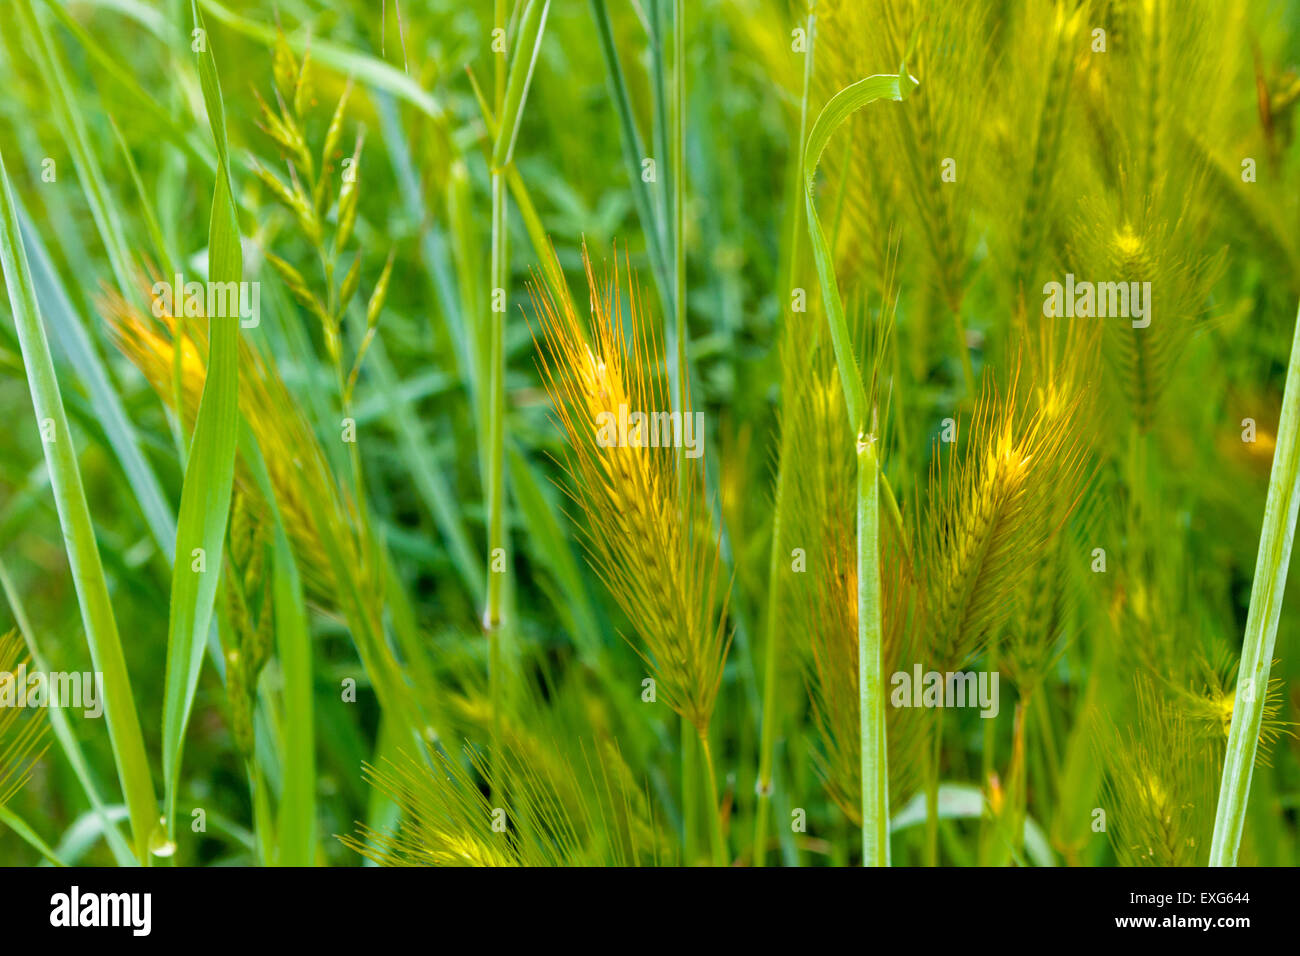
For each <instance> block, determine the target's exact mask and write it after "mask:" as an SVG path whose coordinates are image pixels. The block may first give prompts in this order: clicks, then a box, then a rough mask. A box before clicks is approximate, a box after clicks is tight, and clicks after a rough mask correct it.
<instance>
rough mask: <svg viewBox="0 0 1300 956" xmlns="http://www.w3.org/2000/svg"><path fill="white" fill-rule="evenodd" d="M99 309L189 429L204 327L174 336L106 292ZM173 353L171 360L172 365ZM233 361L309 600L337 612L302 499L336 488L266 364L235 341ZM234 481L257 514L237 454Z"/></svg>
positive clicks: (171, 328)
mask: <svg viewBox="0 0 1300 956" xmlns="http://www.w3.org/2000/svg"><path fill="white" fill-rule="evenodd" d="M99 307H100V312H101V313H102V314H103V316H104V317H105V319H106V320H107V322H108V324H109V331H110V332H111V334H112V336H113V339H114V341H115V342H116V344H117V346H118V348H119V349H120V350H121V351H122V353H123V354H124V355H126V357H127V358H129V359H130V360H131V362H132V364H133V365H135V366H136V368H138V369H139V370H140V372H141V373H142V374H143V375H144V376H145V378H146V379H147V380H148V381H149V384H150V385H151V386H152V387H153V389H154V391H155V392H157V394H158V397H159V398H160V399H162V401H163V402H164V403H165V404H166V405H167V406H168V407H169V408H171V409H172V410H173V411H174V412H175V414H176V416H177V418H178V419H180V420H181V421H182V422H183V423H185V425H186V427H187V428H188V427H190V426H192V425H193V422H194V417H195V415H196V414H197V412H198V407H199V398H200V397H201V396H202V394H203V383H204V379H205V378H206V375H207V370H206V368H205V367H204V356H205V355H207V332H206V329H205V327H204V323H201V322H189V323H187V324H186V325H185V327H184V330H183V333H182V329H181V323H180V322H178V321H177V319H176V318H175V317H174V316H172V315H171V314H169V313H164V314H163V315H162V316H160V317H159V319H158V321H156V322H155V321H152V320H151V319H149V318H148V317H146V316H145V315H144V314H143V313H141V312H140V311H139V310H138V309H136V308H135V307H134V306H133V305H131V304H130V303H128V302H127V301H126V300H125V299H123V298H122V297H121V296H120V295H118V294H117V293H116V292H106V293H105V294H104V295H103V296H102V297H101V299H100V302H99ZM178 349H179V351H180V355H179V361H177V360H176V359H177V356H176V352H177V350H178ZM239 362H240V369H241V371H240V388H239V404H240V410H241V411H242V412H243V417H244V421H246V422H247V423H248V425H249V427H250V428H251V429H252V430H253V433H254V434H255V435H256V436H257V443H258V446H259V447H260V448H261V450H262V454H263V459H264V461H265V463H266V467H267V471H268V473H269V475H270V478H271V484H272V487H274V489H275V494H276V501H277V503H278V507H279V509H280V514H281V516H282V518H283V519H284V524H285V531H286V532H287V534H288V536H289V541H290V543H291V544H292V546H293V550H294V555H295V557H296V558H297V560H298V567H299V569H300V571H301V573H302V576H303V583H304V585H305V586H306V590H307V593H308V595H309V596H310V598H311V599H312V600H313V602H315V603H316V604H317V605H318V606H319V607H321V608H323V609H325V610H327V611H328V610H331V609H333V608H335V607H336V606H337V602H338V595H339V588H338V585H337V583H336V579H335V576H334V574H333V571H332V569H331V567H330V562H329V559H328V558H327V556H326V548H325V545H324V543H323V542H322V540H321V532H320V529H318V528H317V526H316V522H315V520H314V518H313V509H312V506H311V504H310V501H311V500H312V496H315V500H316V501H325V500H328V498H329V497H331V496H335V495H336V494H337V491H336V490H335V489H337V484H336V483H335V482H334V479H333V478H332V477H331V475H330V471H329V466H328V464H327V463H326V459H325V453H324V451H323V450H322V449H321V447H320V443H319V442H318V441H317V440H316V437H315V435H314V434H313V433H312V431H311V428H310V427H309V426H308V424H307V422H306V421H305V420H304V419H303V416H302V413H301V412H300V411H299V410H298V404H297V403H296V402H294V401H293V400H292V399H291V398H290V396H289V392H288V389H287V388H286V387H285V385H284V382H283V381H282V380H281V379H280V376H279V373H278V372H277V371H276V369H275V366H274V364H273V363H272V362H271V361H269V360H267V359H264V358H263V357H262V356H261V355H260V354H259V353H258V352H257V351H256V350H254V349H253V348H251V347H250V346H249V345H248V344H247V343H246V342H245V341H244V340H243V339H241V340H240V358H239ZM177 369H179V382H175V383H174V382H173V373H174V372H175V371H176V370H177ZM174 386H179V387H174ZM177 398H179V403H178V402H177ZM178 404H179V407H177V405H178ZM236 480H237V484H238V487H239V488H240V490H241V493H242V494H241V497H243V498H244V499H245V500H246V501H247V502H248V503H250V504H252V505H254V506H255V507H257V508H260V509H264V508H265V505H258V504H257V502H259V501H260V492H259V491H258V490H257V485H256V482H255V481H253V479H252V477H251V475H250V473H249V471H248V467H247V464H246V462H245V460H244V457H243V454H241V456H240V459H239V464H238V468H237V471H236Z"/></svg>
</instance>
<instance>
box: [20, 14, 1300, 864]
mask: <svg viewBox="0 0 1300 956" xmlns="http://www.w3.org/2000/svg"><path fill="white" fill-rule="evenodd" d="M1295 7H1296V4H1295V2H1294V0H1285V2H1284V3H1283V4H1282V5H1281V6H1277V5H1272V6H1270V5H1267V4H1254V3H1250V4H1245V5H1240V4H1239V5H1226V4H1215V3H1211V2H1209V0H1194V2H1192V3H1191V4H1190V5H1189V4H1187V3H1175V2H1173V0H1150V2H1147V3H1143V4H1128V5H1125V4H1091V5H1083V6H1081V5H1079V4H1073V3H1064V2H1061V3H1057V2H1055V0H1046V2H1040V0H1011V2H1005V3H1004V2H996V3H995V2H992V0H976V2H973V3H965V4H950V3H940V2H937V0H934V2H931V0H869V2H864V3H859V2H849V0H817V2H816V3H815V4H813V3H804V2H797V3H793V4H791V3H787V2H784V0H724V2H720V3H717V4H710V5H702V6H701V5H691V4H687V3H685V2H683V0H672V2H669V0H646V2H644V3H637V4H622V3H610V2H607V0H589V2H587V3H583V4H555V3H549V2H547V0H516V2H507V0H475V2H473V3H470V4H451V3H442V2H435V3H430V4H423V5H409V4H403V5H402V6H401V10H400V15H399V13H398V11H397V8H396V7H393V8H392V9H391V10H390V9H388V5H384V9H382V10H381V11H378V14H379V15H376V13H377V11H375V9H374V5H367V4H362V3H359V2H354V0H344V2H342V3H339V4H334V5H332V6H331V7H330V10H329V12H328V15H326V13H325V12H323V11H322V10H321V9H320V8H319V5H317V4H310V3H304V2H301V0H288V2H287V3H284V4H282V5H281V6H280V8H279V9H278V11H276V13H275V14H274V15H272V14H271V13H269V12H267V11H266V10H265V9H264V8H262V7H260V6H259V5H257V4H251V3H247V2H245V0H221V2H217V0H190V2H188V3H186V2H180V0H176V2H172V3H169V4H163V5H161V6H160V7H158V8H157V9H154V8H152V7H150V8H148V9H146V8H145V7H144V6H141V5H131V4H128V5H120V4H107V5H105V4H99V5H96V4H91V5H84V4H83V5H77V4H73V5H67V4H62V3H58V2H54V0H17V2H16V3H15V4H14V16H13V17H12V18H11V19H12V20H13V29H12V30H6V31H4V33H3V34H2V35H0V90H2V91H3V92H0V180H3V182H0V186H2V187H3V188H2V189H0V272H2V273H3V276H4V280H3V281H4V285H5V293H6V294H5V296H4V297H3V298H0V409H3V410H4V411H7V412H8V413H9V420H10V421H11V422H12V424H13V427H12V428H11V434H10V444H9V446H8V447H7V449H6V454H5V455H3V456H0V590H2V591H3V594H4V600H3V601H0V634H4V635H10V634H11V632H12V636H8V637H5V638H3V639H0V700H2V699H3V698H2V695H3V684H2V680H3V674H4V673H5V672H6V669H10V670H11V669H12V668H13V667H15V666H17V665H16V663H15V662H16V660H17V659H18V658H19V657H22V658H26V659H27V660H28V663H27V667H28V669H29V670H31V669H38V670H40V671H42V672H54V673H62V672H84V671H87V670H90V671H99V672H101V673H102V674H103V681H104V691H105V698H106V701H107V710H106V714H105V718H104V720H102V721H97V720H94V719H85V720H81V719H75V718H74V717H73V716H72V715H71V714H68V713H66V712H65V711H64V710H62V709H56V708H51V709H50V710H48V711H37V710H32V711H30V712H18V711H13V710H9V709H6V708H4V707H0V796H2V797H3V798H4V800H3V801H0V802H3V806H2V807H0V862H3V863H11V862H12V863H18V864H25V865H32V864H38V863H41V862H44V863H48V864H50V865H59V864H67V865H79V864H90V865H123V866H129V865H133V864H150V863H159V862H167V863H174V864H178V865H202V866H219V865H231V864H235V865H248V864H255V865H268V866H270V865H285V864H287V865H326V866H357V865H362V864H366V863H376V864H380V865H406V864H416V865H439V866H442V865H536V866H567V865H601V866H627V865H655V866H679V865H687V866H696V865H717V866H751V865H752V866H770V865H785V866H819V865H836V866H850V865H854V866H855V865H859V864H864V865H906V866H915V865H922V866H1020V865H1034V866H1038V865H1043V866H1048V865H1069V866H1110V865H1116V864H1119V865H1124V866H1145V865H1194V866H1201V865H1206V864H1210V863H1212V864H1222V865H1230V864H1236V863H1241V864H1247V865H1256V864H1258V865H1270V866H1276V865H1294V863H1295V862H1296V860H1297V859H1300V831H1298V830H1297V824H1296V820H1295V815H1294V813H1293V812H1292V808H1293V807H1294V805H1295V802H1296V799H1297V785H1298V781H1300V776H1298V774H1300V749H1298V747H1300V743H1298V741H1297V737H1296V735H1295V730H1296V727H1295V724H1296V720H1297V717H1296V700H1297V697H1296V693H1295V679H1296V676H1297V668H1298V667H1300V663H1297V662H1298V661H1300V657H1298V656H1297V655H1296V653H1295V652H1294V647H1293V642H1292V641H1290V639H1289V636H1290V635H1292V634H1294V633H1295V631H1296V627H1297V620H1298V619H1300V618H1298V616H1300V605H1298V604H1297V602H1296V601H1294V600H1288V599H1287V596H1286V591H1287V584H1288V576H1289V574H1290V571H1291V569H1290V566H1289V564H1290V562H1289V556H1290V540H1291V536H1292V531H1293V528H1292V525H1293V524H1294V517H1295V510H1296V502H1295V500H1294V494H1293V492H1294V489H1295V485H1296V480H1297V479H1296V474H1295V470H1296V461H1295V458H1296V455H1297V451H1296V444H1295V432H1296V421H1295V417H1296V414H1297V410H1296V407H1295V406H1296V402H1297V400H1298V399H1297V394H1300V393H1298V392H1297V388H1296V387H1295V385H1296V383H1295V381H1294V379H1295V378H1296V375H1297V374H1298V373H1297V366H1296V361H1297V359H1296V357H1295V356H1296V350H1297V344H1296V343H1297V342H1298V341H1300V340H1298V339H1297V338H1296V327H1295V324H1294V323H1295V321H1296V304H1297V301H1300V281H1297V279H1296V275H1297V272H1296V269H1295V265H1296V262H1297V248H1300V246H1298V244H1297V238H1296V236H1295V234H1294V224H1295V222H1296V221H1297V213H1298V211H1300V206H1298V205H1297V204H1298V203H1300V198H1298V197H1300V190H1297V189H1296V181H1297V180H1296V177H1297V175H1298V174H1300V143H1298V142H1297V140H1298V139H1300V137H1297V136H1296V123H1295V111H1296V109H1297V108H1300V95H1297V90H1298V89H1300V86H1297V83H1296V79H1295V76H1294V70H1293V69H1292V67H1291V64H1293V63H1294V62H1295V61H1296V59H1297V56H1298V55H1300V32H1298V31H1297V30H1296V29H1295V28H1294V26H1293V24H1295V23H1297V22H1300V18H1297V17H1295V16H1288V14H1291V13H1295V12H1296V10H1295ZM196 27H198V28H201V29H202V30H203V31H204V32H203V33H202V34H201V36H202V39H203V43H202V44H199V45H197V46H195V45H194V34H193V30H194V29H195V28H196ZM1097 29H1103V30H1104V31H1105V35H1104V49H1103V48H1102V44H1103V39H1102V38H1099V37H1098V35H1097V34H1096V32H1095V31H1096V30H1097ZM880 100H883V101H884V102H878V101H880ZM128 120H129V121H128ZM1247 159H1249V160H1250V162H1247V163H1244V162H1243V161H1244V160H1247ZM176 272H182V273H184V275H185V277H186V278H187V279H193V280H209V279H211V280H214V281H225V280H228V281H235V282H238V281H246V282H250V283H257V288H258V290H259V295H260V299H259V301H260V321H259V322H258V324H257V325H256V326H254V327H240V326H239V325H238V324H237V321H236V320H235V319H233V318H232V317H230V316H222V315H206V314H202V311H201V310H199V311H198V312H196V311H195V310H189V312H188V314H187V310H186V309H185V308H184V307H183V306H177V307H173V308H170V309H166V308H160V307H157V304H156V303H155V301H154V297H153V294H152V290H151V289H150V286H151V284H152V283H153V281H154V280H155V279H156V278H157V277H159V276H162V277H167V278H170V277H171V276H173V275H174V274H175V273H176ZM1067 275H1073V276H1074V278H1075V280H1077V281H1078V282H1080V283H1082V282H1090V283H1097V284H1099V285H1098V288H1101V285H1100V284H1104V283H1138V284H1139V287H1140V286H1141V284H1142V283H1144V282H1149V283H1150V288H1151V298H1150V299H1149V301H1148V304H1149V305H1150V306H1151V311H1150V312H1149V313H1148V314H1149V316H1150V318H1151V322H1150V324H1149V325H1139V326H1134V324H1133V323H1132V322H1131V321H1130V318H1132V316H1106V317H1101V316H1093V317H1083V316H1076V317H1074V318H1068V317H1066V316H1055V315H1050V314H1048V312H1047V310H1046V309H1045V308H1044V306H1043V304H1042V302H1043V300H1042V299H1041V298H1040V296H1044V295H1045V292H1044V291H1043V290H1044V287H1045V286H1046V284H1047V283H1049V282H1064V281H1065V279H1066V276H1067ZM1126 288H1127V286H1126ZM1103 294H1106V293H1103ZM1114 294H1115V295H1116V296H1118V294H1119V292H1118V287H1116V288H1115V289H1114ZM1092 301H1093V304H1094V305H1096V304H1097V303H1098V302H1100V301H1101V296H1097V297H1095V298H1094V299H1093V300H1092ZM637 411H640V412H646V413H649V414H650V417H647V418H640V419H632V418H629V417H627V416H628V415H630V413H632V412H637ZM620 416H623V417H622V418H620ZM620 422H622V423H625V427H622V428H621V429H620ZM697 422H698V428H697ZM688 425H689V426H690V428H689V431H688V430H687V426H688ZM674 427H676V428H677V431H676V432H675V433H674ZM611 429H612V431H611ZM665 437H666V439H667V440H666V441H660V440H657V439H659V438H665ZM652 439H654V440H652ZM1261 529H1262V530H1261ZM196 549H198V550H200V551H201V557H202V560H201V561H200V560H199V555H198V554H196ZM199 567H202V568H203V570H202V571H197V570H195V569H196V568H199ZM1292 597H1293V596H1292ZM164 608H166V610H165V611H164V610H163V609H164ZM929 674H937V675H939V677H938V678H937V681H938V683H937V684H935V683H933V682H930V681H929V678H928V677H927V675H929ZM917 675H919V677H918V676H917ZM962 675H970V678H971V679H972V680H973V681H975V683H973V684H971V685H969V686H971V687H972V688H975V689H976V692H977V691H978V688H979V687H980V686H985V687H987V686H988V683H987V681H988V679H991V678H993V677H996V678H997V679H998V683H997V685H996V687H997V696H996V699H995V700H994V701H990V702H987V703H986V704H981V703H980V701H979V700H978V699H977V698H978V693H976V699H965V698H962V699H961V700H957V699H956V694H957V691H958V689H959V688H962V687H964V686H966V685H964V684H961V683H960V681H962V680H964V679H965V678H964V677H963V676H962ZM914 679H915V680H919V684H918V686H917V687H916V688H915V689H914V690H913V689H912V688H911V687H910V682H911V681H913V680H914ZM979 679H985V681H986V683H985V684H984V685H980V684H979V683H978V680H979ZM950 695H951V699H949V698H950ZM931 703H944V704H949V703H951V704H952V705H951V706H930V704H931ZM985 714H987V716H985ZM47 740H48V742H49V744H48V746H46V741H47ZM1216 781H1217V782H1218V787H1217V788H1216V787H1215V783H1216ZM159 784H160V786H159ZM200 810H201V811H202V813H198V812H197V811H200ZM1099 813H1100V814H1102V816H1100V817H1099V816H1098V814H1099ZM160 818H161V820H162V823H161V825H160V822H159V821H160ZM200 820H206V828H205V827H204V826H202V825H200V823H199V821H200ZM1099 820H1104V826H1101V825H1099V823H1098V821H1099Z"/></svg>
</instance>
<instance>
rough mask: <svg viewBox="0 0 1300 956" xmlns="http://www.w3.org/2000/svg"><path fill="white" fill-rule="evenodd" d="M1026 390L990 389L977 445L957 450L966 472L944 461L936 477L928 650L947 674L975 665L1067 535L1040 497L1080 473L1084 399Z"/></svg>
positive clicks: (926, 558) (927, 525)
mask: <svg viewBox="0 0 1300 956" xmlns="http://www.w3.org/2000/svg"><path fill="white" fill-rule="evenodd" d="M1022 387H1023V386H1022V385H1021V380H1020V378H1019V375H1018V373H1017V374H1016V375H1015V376H1014V377H1013V378H1012V381H1011V384H1010V386H1009V388H1008V390H1007V392H1006V393H1005V395H1002V394H999V393H998V391H997V388H996V386H995V385H994V384H993V383H992V382H991V381H990V382H986V385H985V388H984V391H983V394H982V395H981V397H980V400H979V402H978V403H977V405H976V408H975V412H974V415H973V420H972V422H971V425H970V428H969V436H968V437H967V438H966V439H965V440H964V441H963V440H961V439H960V438H959V440H958V441H957V442H953V443H952V445H953V446H957V445H964V446H965V447H964V452H963V455H962V458H961V461H960V463H959V464H953V463H952V461H951V458H952V456H953V455H954V454H956V452H955V451H949V452H947V453H944V452H939V453H937V454H936V457H935V460H934V464H933V466H932V469H931V474H930V494H929V503H928V508H927V512H926V517H925V518H924V519H923V528H922V532H921V539H922V548H923V557H922V559H921V561H922V566H923V568H924V570H925V580H926V584H927V586H928V602H927V619H928V621H929V632H930V635H931V641H932V643H931V644H930V646H929V649H928V650H929V653H931V654H933V655H934V657H936V658H937V659H938V661H939V662H940V663H942V664H943V665H945V667H946V669H956V668H959V667H960V666H962V665H963V664H964V663H965V662H966V661H968V660H970V659H971V658H972V657H974V656H975V655H976V654H977V653H978V652H979V651H980V650H981V649H982V647H983V646H984V643H985V641H986V640H987V639H988V637H989V636H990V635H991V633H992V632H993V631H994V630H995V629H996V628H997V627H998V625H1000V624H1001V623H1002V622H1003V621H1004V620H1005V619H1006V617H1007V615H1008V614H1009V612H1010V611H1011V609H1012V608H1013V607H1014V601H1013V600H1012V597H1013V595H1014V594H1015V593H1016V591H1017V590H1018V589H1019V587H1020V586H1021V585H1022V584H1023V583H1024V581H1025V578H1026V575H1027V574H1028V572H1029V571H1030V570H1031V569H1032V568H1033V567H1034V565H1035V563H1036V562H1038V561H1039V560H1040V559H1041V557H1042V553H1043V549H1044V547H1045V546H1046V545H1047V543H1048V542H1050V541H1051V540H1052V537H1053V535H1054V534H1055V533H1056V530H1057V527H1058V526H1059V523H1053V521H1052V520H1051V519H1050V510H1049V505H1050V502H1051V497H1050V496H1048V495H1044V494H1042V493H1041V490H1042V489H1043V488H1045V487H1046V485H1047V483H1049V482H1060V481H1062V480H1063V477H1067V478H1070V480H1073V476H1074V475H1076V473H1077V471H1078V470H1079V469H1080V467H1081V463H1082V444H1081V442H1080V441H1079V436H1078V418H1077V414H1076V410H1077V405H1078V402H1079V396H1078V395H1070V394H1063V393H1061V392H1059V391H1056V390H1053V391H1050V392H1039V393H1035V392H1032V391H1029V390H1025V391H1022V390H1021V389H1022ZM945 457H947V458H948V459H949V461H947V462H945V461H944V458H945ZM1073 506H1074V502H1071V503H1070V505H1069V507H1070V508H1073Z"/></svg>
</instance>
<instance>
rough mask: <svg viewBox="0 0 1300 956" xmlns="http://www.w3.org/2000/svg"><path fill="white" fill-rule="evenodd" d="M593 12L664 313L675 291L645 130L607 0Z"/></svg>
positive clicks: (595, 3)
mask: <svg viewBox="0 0 1300 956" xmlns="http://www.w3.org/2000/svg"><path fill="white" fill-rule="evenodd" d="M590 3H591V16H592V19H594V20H595V21H596V35H597V36H598V37H599V39H600V50H601V53H602V54H603V56H604V59H605V71H606V73H607V74H608V80H609V91H610V95H611V96H612V97H613V100H614V106H615V108H616V109H617V112H618V120H619V127H620V129H621V131H622V136H621V141H622V144H623V162H624V164H625V165H626V166H627V175H628V183H629V184H630V185H631V188H632V200H633V202H634V203H635V204H636V211H637V218H638V219H639V220H640V221H641V229H642V231H643V232H644V233H645V241H646V255H647V256H648V257H649V259H650V268H651V272H652V274H653V275H654V278H655V286H656V287H657V288H658V290H659V298H660V302H661V303H662V304H663V307H664V314H665V315H667V314H668V312H669V311H672V310H673V306H672V293H671V291H670V290H669V288H668V265H667V263H666V262H665V261H664V251H663V247H662V245H661V244H660V239H661V237H662V235H663V224H662V223H661V222H660V221H659V219H658V216H657V213H658V212H660V211H661V210H660V209H659V207H658V206H657V205H656V204H654V203H653V201H652V200H653V198H654V197H653V196H652V194H651V190H650V186H649V184H648V183H644V182H642V181H641V160H642V158H643V157H644V156H645V147H644V145H643V144H642V142H641V134H640V132H638V130H637V126H636V119H635V117H634V115H633V113H632V96H631V94H630V93H629V92H628V88H627V80H626V78H625V77H624V75H623V65H622V62H621V61H620V60H619V57H618V47H617V46H616V45H615V43H614V30H613V27H612V26H611V25H610V22H609V9H608V4H607V2H606V0H590Z"/></svg>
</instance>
